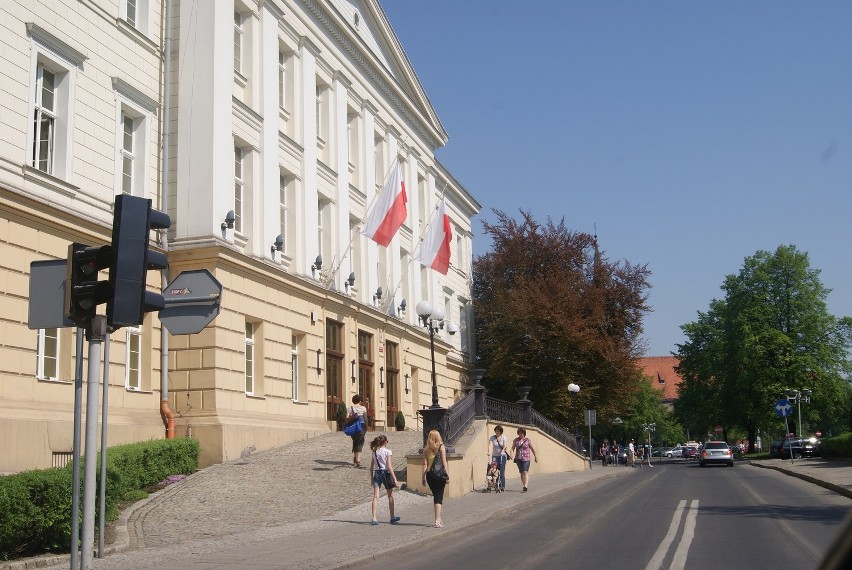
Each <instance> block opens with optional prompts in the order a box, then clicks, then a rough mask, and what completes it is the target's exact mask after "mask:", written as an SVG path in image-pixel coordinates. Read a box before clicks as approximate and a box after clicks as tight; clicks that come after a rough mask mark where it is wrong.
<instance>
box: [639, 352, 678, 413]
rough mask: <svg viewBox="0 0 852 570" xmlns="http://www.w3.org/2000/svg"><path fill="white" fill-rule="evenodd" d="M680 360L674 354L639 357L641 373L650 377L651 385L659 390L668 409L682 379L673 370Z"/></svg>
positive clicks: (675, 397) (675, 398) (672, 403)
mask: <svg viewBox="0 0 852 570" xmlns="http://www.w3.org/2000/svg"><path fill="white" fill-rule="evenodd" d="M678 364H680V361H679V360H678V359H677V357H675V356H646V357H644V358H640V359H639V367H640V368H641V369H642V373H643V374H644V375H645V376H647V377H648V378H650V379H651V386H652V387H653V388H654V389H656V390H659V391H660V393H661V396H662V399H663V404H665V405H666V407H668V408H669V409H671V408H672V406H673V405H674V401H675V400H677V390H678V385H679V384H680V383H681V381H682V380H683V379H682V378H681V377H680V375H679V374H678V373H677V372H675V368H676V367H677V366H678Z"/></svg>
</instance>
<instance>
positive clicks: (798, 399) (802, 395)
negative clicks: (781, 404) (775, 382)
mask: <svg viewBox="0 0 852 570" xmlns="http://www.w3.org/2000/svg"><path fill="white" fill-rule="evenodd" d="M786 392H787V399H788V400H792V401H793V402H795V403H796V405H797V406H798V408H799V437H800V438H801V437H802V402H803V401H804V402H805V403H806V404H810V403H811V394H813V392H811V391H810V390H809V389H807V388H803V389H801V390H795V389H793V388H788V389H787V390H786Z"/></svg>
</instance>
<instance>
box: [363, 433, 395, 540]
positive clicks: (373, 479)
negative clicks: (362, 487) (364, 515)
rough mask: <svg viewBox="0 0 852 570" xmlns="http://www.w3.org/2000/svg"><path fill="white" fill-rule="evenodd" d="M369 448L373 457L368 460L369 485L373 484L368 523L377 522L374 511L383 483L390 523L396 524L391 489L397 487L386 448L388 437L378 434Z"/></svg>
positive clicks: (377, 504)
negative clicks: (371, 516) (370, 519)
mask: <svg viewBox="0 0 852 570" xmlns="http://www.w3.org/2000/svg"><path fill="white" fill-rule="evenodd" d="M370 449H371V450H372V451H373V458H372V459H371V460H370V485H372V486H373V507H372V515H373V520H372V521H370V524H371V525H373V526H376V525H377V524H379V521H378V519H377V518H376V511H377V510H378V508H379V492H380V491H381V488H382V486H383V485H384V487H385V489H387V491H388V510H389V511H390V523H391V524H396V523H398V522H399V517H397V516H394V512H393V506H394V505H393V490H394V489H395V488H396V487H399V483H398V482H397V480H396V473H394V472H393V461H392V455H393V452H392V451H391V450H390V448H388V437H387V436H386V435H380V436H378V437H376V438H375V439H374V440H373V441H372V443H370Z"/></svg>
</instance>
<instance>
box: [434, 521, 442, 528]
mask: <svg viewBox="0 0 852 570" xmlns="http://www.w3.org/2000/svg"><path fill="white" fill-rule="evenodd" d="M435 528H444V523H442V522H440V521H438V522H436V523H435Z"/></svg>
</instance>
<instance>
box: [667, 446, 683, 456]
mask: <svg viewBox="0 0 852 570" xmlns="http://www.w3.org/2000/svg"><path fill="white" fill-rule="evenodd" d="M663 457H683V446H682V445H676V446H675V447H670V448H669V449H668V450H667V451H666V452H665V453H663Z"/></svg>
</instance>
